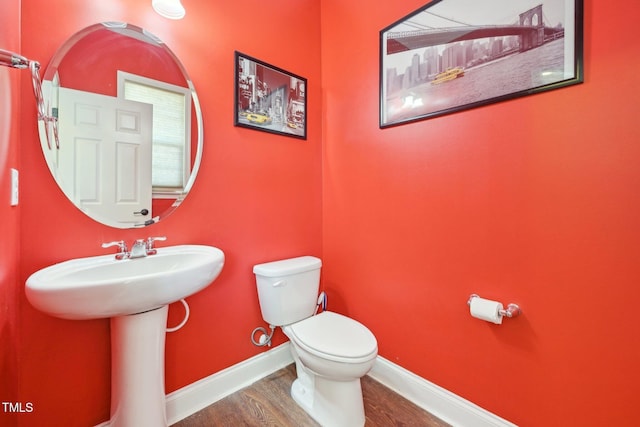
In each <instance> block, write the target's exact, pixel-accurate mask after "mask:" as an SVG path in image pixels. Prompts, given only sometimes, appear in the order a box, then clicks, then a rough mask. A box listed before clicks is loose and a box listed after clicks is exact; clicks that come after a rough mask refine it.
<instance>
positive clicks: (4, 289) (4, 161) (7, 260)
mask: <svg viewBox="0 0 640 427" xmlns="http://www.w3.org/2000/svg"><path fill="white" fill-rule="evenodd" d="M19 12H20V10H19V2H18V0H9V1H3V2H0V16H2V17H3V20H2V21H3V22H2V25H0V49H5V50H10V51H12V52H19V51H20V25H19ZM5 21H6V22H5ZM21 73H22V72H21V71H20V70H16V69H10V68H6V67H0V171H2V173H1V174H0V236H2V237H1V238H0V295H1V296H0V348H1V350H0V402H11V403H14V404H15V403H17V396H18V393H17V391H18V378H19V375H18V357H19V356H18V348H17V346H16V345H15V344H16V343H17V340H18V333H19V332H18V310H19V304H18V298H19V294H20V287H19V281H18V250H19V233H18V229H19V223H20V221H19V212H20V207H19V206H15V207H12V206H10V203H9V201H10V189H11V185H10V176H11V175H10V172H9V169H11V168H14V169H19V165H18V148H17V147H18V144H19V141H20V138H19V107H20V100H19V95H18V93H19V89H20V85H19V83H20V76H21ZM3 406H4V405H3ZM5 421H6V423H7V425H9V424H11V423H15V422H16V421H17V417H16V416H13V415H11V414H5V413H4V411H3V409H1V408H0V424H3V423H4V422H5Z"/></svg>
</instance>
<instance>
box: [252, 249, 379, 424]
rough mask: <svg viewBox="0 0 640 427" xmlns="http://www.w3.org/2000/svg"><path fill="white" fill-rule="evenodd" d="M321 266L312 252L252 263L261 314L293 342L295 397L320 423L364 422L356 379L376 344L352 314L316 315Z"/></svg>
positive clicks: (370, 361) (367, 366)
mask: <svg viewBox="0 0 640 427" xmlns="http://www.w3.org/2000/svg"><path fill="white" fill-rule="evenodd" d="M321 267H322V262H321V261H320V259H319V258H316V257H312V256H302V257H298V258H290V259H284V260H280V261H273V262H268V263H264V264H259V265H256V266H254V267H253V272H254V274H255V275H256V284H257V287H258V299H259V300H260V310H261V311H262V318H263V319H264V320H265V321H266V322H267V323H269V325H271V326H274V327H275V326H279V327H281V328H282V331H283V332H284V333H285V335H286V336H287V337H288V338H289V341H290V342H291V353H292V355H293V359H294V361H295V363H296V372H297V379H296V380H295V381H294V382H293V385H292V386H291V396H292V397H293V399H294V400H295V402H296V403H297V404H298V405H299V406H300V407H302V409H304V410H305V411H306V412H307V413H308V414H309V415H310V416H311V417H312V418H313V419H314V420H316V421H317V422H318V423H319V424H320V425H322V426H326V427H355V426H363V425H364V422H365V416H364V404H363V401H362V387H361V385H360V378H362V377H363V376H364V375H366V374H367V372H369V371H370V370H371V368H372V367H373V363H374V362H375V359H376V357H377V355H378V343H377V341H376V337H375V336H374V335H373V333H371V331H370V330H369V329H367V327H366V326H364V325H363V324H361V323H359V322H357V321H356V320H354V319H350V318H349V317H346V316H343V315H341V314H338V313H333V312H330V311H323V312H321V313H318V314H315V315H314V313H315V311H316V307H317V305H318V290H319V286H320V268H321Z"/></svg>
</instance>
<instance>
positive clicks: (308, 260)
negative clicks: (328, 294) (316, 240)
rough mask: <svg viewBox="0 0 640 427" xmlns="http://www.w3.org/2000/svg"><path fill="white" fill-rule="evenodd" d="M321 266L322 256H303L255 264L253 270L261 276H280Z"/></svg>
mask: <svg viewBox="0 0 640 427" xmlns="http://www.w3.org/2000/svg"><path fill="white" fill-rule="evenodd" d="M320 267H322V261H321V260H320V258H316V257H313V256H301V257H297V258H289V259H283V260H280V261H272V262H266V263H264V264H258V265H254V266H253V272H254V273H255V274H258V275H260V276H266V277H279V276H288V275H290V274H297V273H302V272H305V271H310V270H315V269H318V268H320Z"/></svg>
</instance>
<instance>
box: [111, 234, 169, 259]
mask: <svg viewBox="0 0 640 427" xmlns="http://www.w3.org/2000/svg"><path fill="white" fill-rule="evenodd" d="M161 240H167V238H166V237H165V236H161V237H149V238H148V239H147V240H144V239H136V241H135V242H134V243H133V246H132V247H131V251H129V249H128V248H127V244H126V243H125V242H124V240H118V241H115V242H109V243H103V244H102V247H103V248H109V247H111V246H118V253H117V254H116V259H117V260H121V259H133V258H143V257H146V256H147V255H155V254H157V253H158V250H157V249H156V248H155V247H154V242H156V241H161Z"/></svg>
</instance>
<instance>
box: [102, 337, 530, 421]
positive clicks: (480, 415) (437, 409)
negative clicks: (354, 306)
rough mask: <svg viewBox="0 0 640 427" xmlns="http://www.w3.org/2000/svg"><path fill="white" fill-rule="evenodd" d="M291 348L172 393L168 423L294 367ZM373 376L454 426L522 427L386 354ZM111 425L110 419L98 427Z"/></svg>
mask: <svg viewBox="0 0 640 427" xmlns="http://www.w3.org/2000/svg"><path fill="white" fill-rule="evenodd" d="M289 346H290V344H289V342H286V343H284V344H282V345H279V346H278V347H275V348H273V349H271V350H269V351H266V352H264V353H261V354H258V355H256V356H254V357H252V358H250V359H247V360H244V361H242V362H240V363H238V364H236V365H233V366H231V367H229V368H227V369H224V370H222V371H220V372H216V373H215V374H212V375H210V376H208V377H206V378H203V379H201V380H199V381H196V382H195V383H192V384H189V385H187V386H185V387H183V388H181V389H179V390H176V391H174V392H172V393H169V394H168V395H167V421H168V423H169V425H171V424H175V423H177V422H178V421H181V420H183V419H185V418H187V417H188V416H190V415H192V414H195V413H196V412H198V411H200V410H202V409H204V408H206V407H207V406H209V405H211V404H213V403H215V402H217V401H219V400H220V399H223V398H225V397H227V396H229V395H230V394H232V393H235V392H236V391H238V390H241V389H243V388H245V387H247V386H249V385H251V384H253V383H254V382H256V381H258V380H260V379H262V378H264V377H266V376H268V375H271V374H272V373H274V372H276V371H278V370H280V369H282V368H284V367H285V366H287V365H289V364H291V363H293V357H292V356H291V350H290V349H289ZM369 376H371V378H373V379H375V380H376V381H378V382H380V383H381V384H383V385H384V386H386V387H388V388H390V389H391V390H393V391H395V392H396V393H398V394H399V395H401V396H403V397H404V398H406V399H408V400H409V401H411V402H413V403H415V404H416V405H418V406H419V407H421V408H423V409H425V410H426V411H428V412H430V413H431V414H433V415H435V416H436V417H438V418H440V419H441V420H443V421H445V422H447V423H449V424H451V425H452V426H454V427H517V426H516V425H515V424H513V423H510V422H509V421H507V420H504V419H502V418H500V417H498V416H497V415H494V414H492V413H490V412H488V411H486V410H484V409H482V408H480V407H479V406H477V405H475V404H473V403H471V402H469V401H468V400H465V399H463V398H461V397H459V396H457V395H455V394H453V393H451V392H449V391H447V390H445V389H443V388H442V387H439V386H437V385H435V384H433V383H431V382H429V381H427V380H425V379H424V378H421V377H419V376H417V375H415V374H413V373H411V372H410V371H408V370H406V369H404V368H402V367H401V366H399V365H396V364H394V363H392V362H390V361H388V360H386V359H385V358H383V357H381V356H378V358H377V360H376V363H375V364H374V366H373V369H372V370H371V372H369ZM108 426H109V422H108V421H107V422H105V423H102V424H100V425H99V426H98V427H108Z"/></svg>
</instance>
